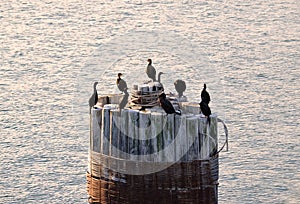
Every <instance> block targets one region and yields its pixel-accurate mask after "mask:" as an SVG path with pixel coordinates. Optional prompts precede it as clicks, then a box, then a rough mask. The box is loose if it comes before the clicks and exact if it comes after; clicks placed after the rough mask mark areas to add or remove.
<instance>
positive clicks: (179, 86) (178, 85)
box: [174, 79, 186, 98]
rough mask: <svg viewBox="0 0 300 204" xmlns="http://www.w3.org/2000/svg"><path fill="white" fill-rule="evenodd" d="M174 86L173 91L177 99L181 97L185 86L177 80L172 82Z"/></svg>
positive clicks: (181, 81)
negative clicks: (175, 92)
mask: <svg viewBox="0 0 300 204" xmlns="http://www.w3.org/2000/svg"><path fill="white" fill-rule="evenodd" d="M174 85H175V89H176V91H177V93H178V98H180V97H182V96H183V92H184V91H185V90H186V85H185V82H184V81H183V80H181V79H177V80H176V81H175V82H174Z"/></svg>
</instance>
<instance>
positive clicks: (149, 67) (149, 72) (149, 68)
mask: <svg viewBox="0 0 300 204" xmlns="http://www.w3.org/2000/svg"><path fill="white" fill-rule="evenodd" d="M148 62H149V63H148V65H147V68H146V74H147V75H148V77H149V78H150V79H152V80H153V81H156V70H155V68H154V67H153V66H152V60H151V59H148Z"/></svg>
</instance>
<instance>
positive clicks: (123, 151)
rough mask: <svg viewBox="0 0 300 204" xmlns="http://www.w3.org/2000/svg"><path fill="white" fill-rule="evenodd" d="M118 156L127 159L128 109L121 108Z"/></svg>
mask: <svg viewBox="0 0 300 204" xmlns="http://www.w3.org/2000/svg"><path fill="white" fill-rule="evenodd" d="M119 147H120V157H121V158H122V159H129V155H128V109H122V110H121V137H120V141H119Z"/></svg>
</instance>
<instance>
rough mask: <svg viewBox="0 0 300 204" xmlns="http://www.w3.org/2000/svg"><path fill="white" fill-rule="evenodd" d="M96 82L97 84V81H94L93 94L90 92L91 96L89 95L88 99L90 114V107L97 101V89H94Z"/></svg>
mask: <svg viewBox="0 0 300 204" xmlns="http://www.w3.org/2000/svg"><path fill="white" fill-rule="evenodd" d="M97 84H98V82H95V83H94V92H93V94H92V96H91V97H90V100H89V106H90V114H91V109H92V107H93V106H94V105H96V104H97V102H98V93H97V89H96V86H97Z"/></svg>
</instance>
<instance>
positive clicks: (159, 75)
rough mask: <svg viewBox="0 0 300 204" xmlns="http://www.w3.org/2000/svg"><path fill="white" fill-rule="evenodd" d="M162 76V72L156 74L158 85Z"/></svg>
mask: <svg viewBox="0 0 300 204" xmlns="http://www.w3.org/2000/svg"><path fill="white" fill-rule="evenodd" d="M162 74H164V73H163V72H159V73H158V82H159V83H160V77H161V75H162Z"/></svg>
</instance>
